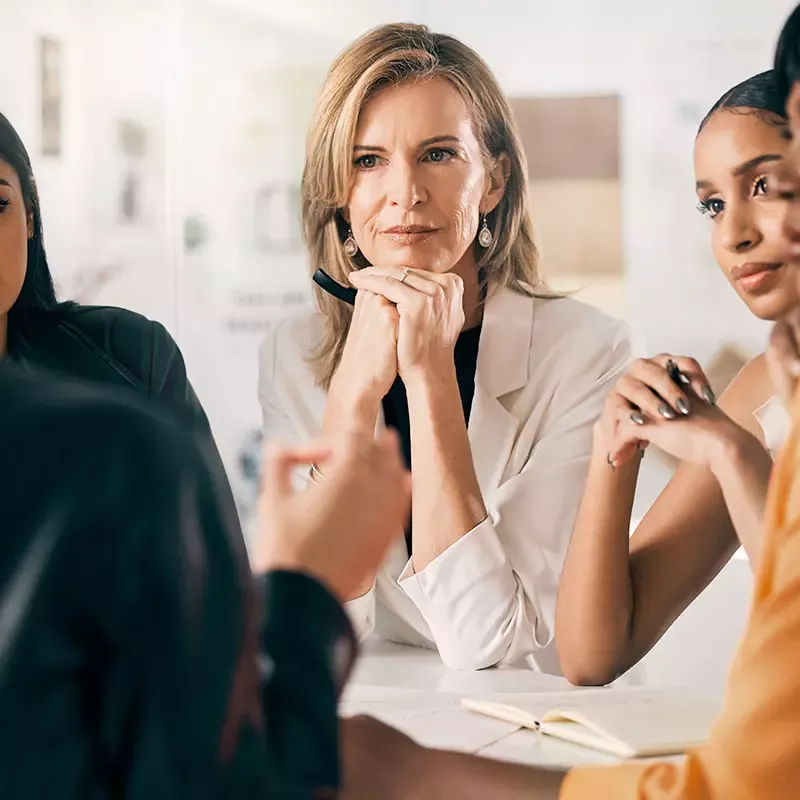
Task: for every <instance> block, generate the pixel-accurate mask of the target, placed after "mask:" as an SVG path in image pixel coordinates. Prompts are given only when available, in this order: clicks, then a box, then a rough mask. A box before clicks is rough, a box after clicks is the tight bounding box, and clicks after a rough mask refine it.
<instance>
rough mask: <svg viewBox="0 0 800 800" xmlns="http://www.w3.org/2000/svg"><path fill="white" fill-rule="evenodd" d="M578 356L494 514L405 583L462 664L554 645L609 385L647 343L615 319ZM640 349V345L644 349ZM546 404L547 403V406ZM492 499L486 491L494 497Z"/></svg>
mask: <svg viewBox="0 0 800 800" xmlns="http://www.w3.org/2000/svg"><path fill="white" fill-rule="evenodd" d="M570 339H571V340H572V341H571V342H570V346H569V364H564V361H565V360H566V359H564V358H560V359H559V361H560V363H561V364H563V369H564V371H563V373H562V376H561V377H560V378H556V380H557V381H558V383H557V385H556V388H555V390H554V391H552V392H548V393H547V396H546V397H544V398H541V399H540V400H537V401H536V402H537V403H538V402H543V403H546V404H547V407H546V409H545V410H544V413H543V415H542V418H541V424H540V426H539V433H538V436H537V437H536V438H535V441H534V444H533V447H532V451H531V453H530V455H529V457H528V460H527V462H526V463H525V464H524V466H523V468H522V470H521V471H520V472H519V474H517V475H514V476H513V477H511V478H509V479H507V480H506V481H505V482H504V483H502V484H501V485H500V486H499V488H498V489H497V491H496V493H495V495H494V497H493V498H488V499H487V510H488V512H489V515H488V517H487V519H485V520H484V521H483V522H481V523H480V524H479V525H478V526H477V527H475V528H473V529H472V530H471V531H470V532H469V533H467V534H466V535H465V536H463V537H462V538H461V539H459V540H458V541H457V542H455V543H454V544H453V545H452V546H451V547H449V548H448V549H447V550H445V551H444V552H443V553H441V554H440V555H439V556H438V557H437V558H435V559H434V560H433V561H432V562H430V564H428V565H427V566H426V567H425V569H423V570H422V571H421V572H418V573H415V572H414V569H413V566H412V562H411V561H409V562H408V564H407V565H406V568H405V570H404V571H403V573H402V574H401V575H400V578H399V579H398V580H399V583H400V586H402V588H403V589H404V591H405V592H406V594H407V595H408V597H409V598H410V599H411V600H412V601H413V603H414V604H415V605H416V606H417V608H418V609H419V610H420V612H421V613H422V615H423V616H424V617H425V619H426V621H427V623H428V625H429V626H430V628H431V631H432V633H433V636H434V638H435V640H436V644H437V646H438V648H439V652H440V654H441V657H442V660H443V661H444V662H445V664H447V665H448V666H450V667H454V668H457V669H482V668H485V667H489V666H492V665H495V664H502V663H512V662H515V661H518V660H519V659H522V658H525V657H527V656H530V655H532V654H534V653H535V652H536V651H537V650H538V649H540V648H543V647H546V646H547V645H549V644H550V643H551V641H552V638H553V628H554V620H555V606H556V594H557V590H558V582H559V578H560V575H561V569H562V566H563V563H564V558H565V555H566V550H567V545H568V543H569V538H570V536H571V533H572V527H573V524H574V521H575V517H576V515H577V510H578V506H579V504H580V502H581V499H582V496H583V491H584V487H585V483H586V478H587V474H588V466H589V458H590V455H591V450H592V429H593V426H594V423H595V422H596V420H597V419H598V417H599V416H600V413H601V411H602V409H603V404H604V401H605V398H606V395H607V394H608V392H609V391H610V389H611V388H612V387H613V385H614V382H615V381H616V379H617V377H618V376H619V375H620V374H621V373H622V372H624V371H625V369H626V368H627V366H628V365H629V363H630V361H631V358H632V357H633V355H634V352H635V351H638V350H639V347H638V344H637V343H635V341H634V339H633V337H632V336H631V332H630V329H629V328H628V326H627V325H624V324H623V323H620V322H618V321H616V320H608V321H607V324H606V325H605V326H604V327H603V328H601V329H600V330H598V329H597V327H596V326H591V328H590V329H588V330H587V329H585V328H584V329H581V330H578V331H575V332H574V333H573V334H571V336H570ZM636 355H638V352H636ZM539 413H541V410H539ZM485 499H486V498H485Z"/></svg>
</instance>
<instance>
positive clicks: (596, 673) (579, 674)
mask: <svg viewBox="0 0 800 800" xmlns="http://www.w3.org/2000/svg"><path fill="white" fill-rule="evenodd" d="M557 649H558V660H559V663H560V665H561V671H562V672H563V673H564V677H565V678H566V679H567V680H568V681H569V682H570V683H571V684H572V685H573V686H606V685H608V684H609V683H611V682H612V681H615V680H616V679H617V678H618V677H619V675H620V673H619V671H618V670H616V669H615V668H614V666H613V665H612V664H610V663H607V662H605V661H604V660H603V659H598V658H594V659H587V658H586V657H585V655H584V656H583V657H580V656H571V655H569V654H565V653H564V652H563V650H562V648H558V647H557Z"/></svg>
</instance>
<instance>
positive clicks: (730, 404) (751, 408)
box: [719, 353, 775, 433]
mask: <svg viewBox="0 0 800 800" xmlns="http://www.w3.org/2000/svg"><path fill="white" fill-rule="evenodd" d="M774 398H775V390H774V389H773V388H772V381H771V380H770V376H769V369H768V367H767V359H766V356H765V354H764V353H761V354H759V355H757V356H755V357H754V358H751V359H750V360H749V361H748V362H747V363H746V364H745V365H744V366H743V367H742V368H741V369H740V370H739V372H738V373H736V375H735V376H734V378H733V380H732V381H731V382H730V383H729V384H728V386H727V387H726V388H725V391H724V392H723V393H722V396H721V397H720V401H719V405H720V408H722V409H723V411H725V413H726V414H728V415H729V416H730V417H731V418H732V419H733V420H734V421H736V422H738V423H739V424H740V425H743V426H744V427H745V428H747V429H749V430H752V431H753V432H756V433H758V432H760V429H761V426H760V424H758V416H759V411H761V410H762V409H764V408H766V407H767V406H769V404H770V401H771V400H773V399H774Z"/></svg>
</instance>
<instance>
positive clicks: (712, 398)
mask: <svg viewBox="0 0 800 800" xmlns="http://www.w3.org/2000/svg"><path fill="white" fill-rule="evenodd" d="M700 394H702V395H703V400H705V401H706V403H708V404H709V405H710V406H715V405H716V404H717V397H716V395H715V394H714V391H713V390H712V388H711V387H710V386H704V387H703V390H702V391H701V392H700Z"/></svg>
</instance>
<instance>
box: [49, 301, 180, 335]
mask: <svg viewBox="0 0 800 800" xmlns="http://www.w3.org/2000/svg"><path fill="white" fill-rule="evenodd" d="M60 319H61V321H62V323H63V324H65V325H68V326H72V327H74V328H77V329H78V330H80V331H81V332H82V333H84V334H85V335H87V336H89V337H91V338H92V339H94V340H97V341H103V342H106V341H108V337H109V336H111V337H128V338H132V339H139V340H141V339H143V338H145V337H152V336H154V335H162V332H163V333H164V334H166V329H165V328H164V326H163V325H161V324H160V323H158V322H154V321H153V320H151V319H148V318H147V317H145V316H144V315H143V314H138V313H137V312H135V311H130V310H128V309H127V308H119V307H117V306H86V305H80V304H78V303H65V304H63V305H62V307H61V309H60ZM168 335H169V334H167V336H168Z"/></svg>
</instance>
